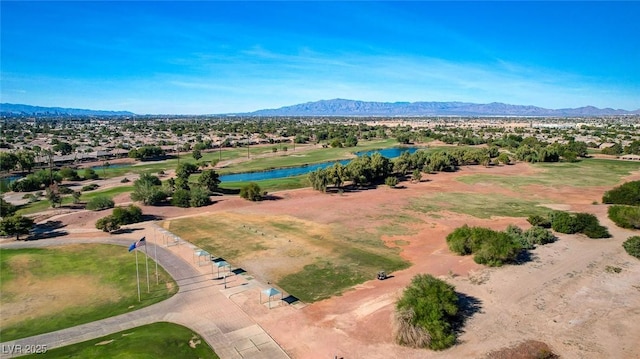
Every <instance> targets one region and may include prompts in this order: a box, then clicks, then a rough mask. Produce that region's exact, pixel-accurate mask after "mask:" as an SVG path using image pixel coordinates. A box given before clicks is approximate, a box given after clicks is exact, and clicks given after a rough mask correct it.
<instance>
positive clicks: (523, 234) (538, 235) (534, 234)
mask: <svg viewBox="0 0 640 359" xmlns="http://www.w3.org/2000/svg"><path fill="white" fill-rule="evenodd" d="M505 233H507V234H508V235H509V236H511V237H512V238H513V239H514V240H516V241H517V242H518V243H520V245H521V246H522V248H523V249H534V248H535V247H536V246H537V245H545V244H547V243H553V242H555V241H556V239H557V238H556V236H554V235H553V233H551V231H549V230H548V229H545V228H542V227H540V226H533V227H531V228H529V229H527V230H526V231H522V229H521V228H520V227H517V226H514V225H509V226H508V227H507V229H506V230H505Z"/></svg>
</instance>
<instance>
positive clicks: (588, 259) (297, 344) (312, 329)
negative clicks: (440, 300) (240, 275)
mask: <svg viewBox="0 0 640 359" xmlns="http://www.w3.org/2000/svg"><path fill="white" fill-rule="evenodd" d="M535 171H537V169H536V168H535V167H532V166H530V165H528V164H524V163H518V164H517V165H513V166H499V167H493V168H485V167H482V166H469V167H463V168H462V169H461V170H460V171H458V172H456V173H438V174H435V175H427V176H425V177H426V178H423V181H422V182H420V183H406V186H405V188H404V189H390V188H387V187H379V188H377V189H373V190H365V191H360V192H345V193H341V194H338V193H333V194H324V193H319V192H317V191H312V190H310V189H302V190H292V191H284V192H279V193H277V196H278V197H279V198H281V199H280V200H274V201H263V202H259V203H253V202H248V201H245V200H243V199H240V198H237V197H231V196H229V197H227V196H224V197H218V199H217V201H216V202H215V203H214V204H213V205H210V206H208V207H204V208H190V209H180V208H175V207H169V206H164V207H147V206H143V207H142V208H143V212H144V213H145V214H151V215H156V216H158V217H159V218H162V219H164V220H165V225H168V226H169V227H170V221H171V219H173V218H179V217H184V216H205V217H206V216H215V215H216V214H218V215H221V213H223V212H224V213H226V214H227V215H230V214H233V215H244V216H262V217H264V216H290V217H294V218H297V219H300V220H304V221H310V222H314V223H318V224H332V225H336V224H338V225H340V226H344V227H345V229H347V230H354V231H358V230H362V228H365V227H366V226H367V225H369V223H368V222H370V221H372V218H377V217H376V216H377V215H378V214H379V213H380V211H386V212H388V213H401V212H402V213H408V212H406V211H407V209H406V208H407V205H408V203H409V201H410V200H411V199H412V198H416V197H420V196H424V195H428V194H433V193H444V192H460V193H467V192H468V193H481V194H495V195H505V196H512V197H516V198H521V199H527V200H531V199H535V200H537V201H540V202H541V203H548V204H549V206H551V207H553V208H557V209H563V210H571V211H577V212H589V213H593V214H595V215H596V216H597V217H598V218H599V220H600V222H601V224H603V225H605V226H607V227H608V229H609V231H610V232H611V234H612V235H613V237H612V238H609V239H600V240H594V239H589V238H587V237H585V236H582V235H559V240H558V241H556V242H555V243H552V244H549V245H546V246H542V247H538V248H537V249H535V250H533V251H532V252H531V253H532V256H531V260H530V261H528V262H526V263H523V264H520V265H507V266H504V267H501V268H487V267H484V266H481V265H478V264H476V263H474V262H473V259H472V258H471V256H465V257H462V256H457V255H454V254H452V253H451V252H449V250H448V249H447V245H446V242H445V237H446V236H447V234H448V233H450V232H451V231H452V230H453V229H455V228H457V227H459V226H462V225H463V224H468V225H470V226H485V227H490V228H493V229H497V230H503V229H505V228H506V226H507V225H509V224H515V225H518V226H520V227H521V228H523V229H526V228H528V227H529V224H528V223H527V221H526V219H525V218H514V217H491V218H488V219H480V218H476V217H472V216H469V215H465V214H460V213H456V212H454V211H440V212H435V213H420V212H411V213H412V215H413V216H416V217H417V218H418V219H419V221H416V222H411V223H409V224H408V226H411V231H410V234H403V235H388V236H383V237H382V238H383V240H384V241H385V242H386V243H387V245H388V246H400V247H401V256H402V257H403V258H404V259H406V260H408V261H409V262H410V263H411V266H410V267H409V268H408V269H405V270H402V271H398V272H394V273H392V274H393V278H390V279H388V280H384V281H378V280H375V279H374V278H372V279H371V280H370V281H367V282H365V283H363V284H361V285H358V286H356V287H355V288H353V289H351V290H348V291H346V292H345V293H343V294H342V295H340V296H335V297H332V298H329V299H326V300H322V301H319V302H315V303H311V304H307V305H302V306H289V305H279V306H276V307H275V308H273V309H268V308H265V306H264V305H260V304H259V303H257V301H256V300H255V298H254V297H253V294H250V293H240V294H238V295H236V296H234V297H233V301H234V302H235V303H236V304H237V305H238V306H240V307H241V308H242V309H243V310H244V311H245V312H247V313H248V314H249V315H251V316H252V317H253V318H254V319H255V320H256V321H257V322H258V323H259V324H260V325H261V326H262V327H263V328H264V329H265V330H266V331H267V332H268V333H269V334H270V335H271V336H272V337H273V338H274V339H275V340H276V341H277V343H278V344H280V345H281V346H282V348H283V349H284V350H285V351H286V352H287V353H288V354H289V355H290V356H291V357H293V358H305V359H306V358H311V359H312V358H323V359H329V358H334V357H338V358H340V357H344V358H349V359H354V358H368V359H375V358H381V359H382V358H385V359H386V358H403V359H408V358H480V357H483V356H484V355H486V354H487V353H488V352H491V351H493V350H496V349H500V348H504V347H508V346H512V345H514V344H516V343H518V342H521V341H524V340H539V341H542V342H544V343H547V344H548V345H549V346H550V347H551V348H552V349H553V351H554V352H555V353H557V354H560V355H561V357H562V358H640V345H638V338H639V337H640V261H638V260H637V259H635V258H633V257H631V256H629V255H627V254H626V253H625V252H624V250H623V248H622V246H621V243H622V242H623V241H624V240H626V239H627V238H628V237H630V236H632V235H638V232H637V231H635V232H633V231H629V230H624V229H621V228H618V227H616V226H615V225H614V224H613V223H612V222H611V221H610V220H609V219H608V218H607V206H605V205H601V204H593V203H594V201H599V200H600V199H601V198H602V194H603V193H604V191H606V190H608V189H609V188H605V187H588V186H587V187H570V186H559V187H556V188H541V187H536V186H528V187H525V188H520V189H510V188H508V187H503V186H495V185H492V184H489V183H487V184H484V183H476V184H474V185H468V184H465V183H463V182H460V181H458V179H459V178H461V177H462V176H467V175H473V174H482V173H486V174H491V175H496V176H524V175H527V174H532V173H534V172H535ZM638 179H640V171H635V172H634V173H632V175H631V176H629V177H627V178H625V179H624V181H629V180H638ZM115 201H116V203H126V202H128V201H130V200H129V197H128V194H124V195H121V196H118V197H116V198H115ZM51 215H55V216H54V217H51V218H55V219H57V220H60V221H62V222H63V223H64V224H65V225H66V227H65V229H66V230H67V231H68V232H69V234H68V236H70V237H74V236H78V237H83V238H86V237H90V236H96V237H98V236H103V234H102V233H100V232H98V231H96V230H95V227H94V224H95V221H96V220H97V219H98V218H100V217H102V216H104V215H105V213H96V212H88V211H82V212H79V213H73V214H71V213H65V212H64V210H59V211H58V212H57V213H52V214H51ZM227 260H229V261H230V262H232V263H233V261H234V259H233V258H227ZM274 260H276V261H277V258H276V259H274ZM233 264H235V265H236V266H242V267H243V268H245V269H247V270H248V271H249V272H250V273H252V274H254V275H255V276H256V277H257V278H264V279H265V280H267V279H268V276H267V275H266V274H265V273H267V272H268V270H269V269H268V268H261V265H260V264H259V262H258V261H256V263H249V262H245V263H233ZM608 266H609V267H618V268H621V269H622V270H621V271H620V272H619V273H615V272H611V271H608V270H607V267H608ZM263 272H264V273H263ZM419 273H430V274H432V275H435V276H439V277H441V278H442V279H444V280H446V281H447V282H449V283H451V284H453V285H454V286H455V288H456V291H458V292H459V293H462V294H464V295H465V297H466V298H467V300H468V301H469V302H470V303H472V304H473V307H474V308H475V309H474V310H473V313H471V314H470V315H469V317H468V318H467V321H466V324H465V326H464V328H463V332H462V333H460V335H459V338H458V339H459V343H458V344H457V345H455V346H454V347H453V348H450V349H448V350H444V351H439V352H434V351H429V350H418V349H410V348H404V347H400V346H398V345H396V344H395V343H394V341H393V338H392V334H391V333H392V320H391V318H392V313H393V311H394V303H395V301H396V299H397V298H398V297H399V296H400V295H401V293H402V290H403V288H404V287H406V286H407V285H408V284H409V282H410V280H411V278H412V277H413V276H415V275H416V274H419Z"/></svg>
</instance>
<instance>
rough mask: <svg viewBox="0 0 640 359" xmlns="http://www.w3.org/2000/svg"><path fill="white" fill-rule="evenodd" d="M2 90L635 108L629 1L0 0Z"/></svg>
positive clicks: (157, 101) (144, 106)
mask: <svg viewBox="0 0 640 359" xmlns="http://www.w3.org/2000/svg"><path fill="white" fill-rule="evenodd" d="M0 6H1V9H0V10H1V12H0V14H1V30H2V31H1V48H0V50H1V63H0V81H1V83H0V85H1V87H0V90H1V92H0V94H1V99H0V102H9V103H24V104H30V105H38V106H61V107H76V108H91V109H107V110H129V111H133V112H135V113H138V114H213V113H228V112H244V111H253V110H258V109H263V108H277V107H281V106H286V105H293V104H297V103H303V102H308V101H317V100H321V99H332V98H346V99H354V100H364V101H389V102H393V101H411V102H414V101H467V102H477V103H489V102H504V103H510V104H522V105H535V106H541V107H547V108H566V107H579V106H586V105H594V106H597V107H613V108H623V109H627V110H635V109H638V108H640V41H639V40H638V39H640V21H638V16H639V15H640V2H531V3H527V2H525V3H523V2H418V1H415V2H413V1H406V2H397V1H396V2H368V1H357V2H321V1H317V2H316V1H307V2H286V1H262V2H224V1H199V2H174V1H140V2H128V1H113V2H81V1H71V2H54V1H45V2H31V1H4V0H3V1H2V2H1V3H0Z"/></svg>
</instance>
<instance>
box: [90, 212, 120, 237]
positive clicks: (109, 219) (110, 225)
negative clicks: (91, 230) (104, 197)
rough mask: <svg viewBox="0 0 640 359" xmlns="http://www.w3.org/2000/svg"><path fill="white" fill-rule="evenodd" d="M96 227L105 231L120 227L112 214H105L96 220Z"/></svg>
mask: <svg viewBox="0 0 640 359" xmlns="http://www.w3.org/2000/svg"><path fill="white" fill-rule="evenodd" d="M96 228H97V229H99V230H101V231H103V232H107V233H111V232H113V231H117V230H118V229H120V223H118V221H117V220H116V219H115V218H114V217H113V216H106V217H102V218H100V219H98V220H97V221H96Z"/></svg>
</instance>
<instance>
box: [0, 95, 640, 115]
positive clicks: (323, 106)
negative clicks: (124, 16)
mask: <svg viewBox="0 0 640 359" xmlns="http://www.w3.org/2000/svg"><path fill="white" fill-rule="evenodd" d="M0 115H2V116H101V117H102V116H112V117H116V116H136V114H134V113H133V112H129V111H103V110H85V109H76V108H61V107H39V106H30V105H20V104H10V103H2V104H0ZM221 115H242V116H379V117H401V116H411V117H413V116H415V117H417V116H531V117H594V116H616V115H618V116H620V115H640V109H638V110H635V111H627V110H621V109H613V108H597V107H593V106H585V107H578V108H563V109H548V108H543V107H537V106H524V105H509V104H504V103H499V102H492V103H488V104H478V103H471V102H367V101H355V100H345V99H333V100H320V101H315V102H307V103H303V104H298V105H293V106H285V107H280V108H277V109H264V110H258V111H254V112H248V113H233V114H221Z"/></svg>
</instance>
